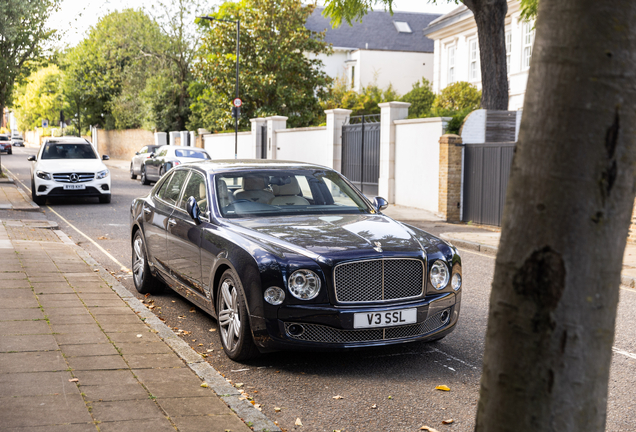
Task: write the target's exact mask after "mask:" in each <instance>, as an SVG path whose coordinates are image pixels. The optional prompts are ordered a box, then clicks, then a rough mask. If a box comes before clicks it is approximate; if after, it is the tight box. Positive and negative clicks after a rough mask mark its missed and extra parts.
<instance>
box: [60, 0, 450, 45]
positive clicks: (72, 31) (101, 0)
mask: <svg viewBox="0 0 636 432" xmlns="http://www.w3.org/2000/svg"><path fill="white" fill-rule="evenodd" d="M438 2H439V3H440V4H439V5H435V4H431V3H429V2H428V1H427V0H394V3H395V4H394V11H400V12H427V13H438V14H445V13H447V12H450V11H451V10H453V9H454V8H456V7H457V4H456V3H455V2H453V1H445V0H438ZM153 3H154V4H156V0H62V3H61V7H60V10H59V11H58V12H56V13H55V14H53V15H52V16H51V17H50V19H49V26H50V27H51V28H54V29H57V30H60V32H61V33H62V40H61V47H63V46H66V45H70V46H73V45H76V44H77V43H78V42H79V41H81V40H82V39H83V37H84V35H85V34H86V32H87V30H88V29H89V28H90V27H91V26H93V25H95V24H96V23H97V21H98V19H99V18H100V17H102V16H104V15H106V14H108V13H109V12H112V11H115V10H122V9H125V8H135V9H138V8H150V7H151V6H152V5H153ZM220 3H221V1H220V0H216V1H215V0H211V1H210V5H215V4H220ZM376 10H383V8H382V6H379V7H377V8H376Z"/></svg>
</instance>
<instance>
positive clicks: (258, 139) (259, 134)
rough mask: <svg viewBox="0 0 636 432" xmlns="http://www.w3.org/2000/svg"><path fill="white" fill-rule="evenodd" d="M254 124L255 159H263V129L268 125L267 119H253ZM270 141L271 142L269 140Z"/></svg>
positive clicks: (253, 146) (253, 143)
mask: <svg viewBox="0 0 636 432" xmlns="http://www.w3.org/2000/svg"><path fill="white" fill-rule="evenodd" d="M250 122H251V123H252V149H253V151H254V159H261V155H262V153H261V151H262V148H261V147H262V145H263V129H262V127H263V126H265V125H267V119H266V118H253V119H250ZM285 124H286V123H285ZM268 141H269V140H268Z"/></svg>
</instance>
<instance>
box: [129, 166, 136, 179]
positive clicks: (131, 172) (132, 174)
mask: <svg viewBox="0 0 636 432" xmlns="http://www.w3.org/2000/svg"><path fill="white" fill-rule="evenodd" d="M130 178H131V179H133V180H135V179H136V178H137V174H135V171H133V164H130Z"/></svg>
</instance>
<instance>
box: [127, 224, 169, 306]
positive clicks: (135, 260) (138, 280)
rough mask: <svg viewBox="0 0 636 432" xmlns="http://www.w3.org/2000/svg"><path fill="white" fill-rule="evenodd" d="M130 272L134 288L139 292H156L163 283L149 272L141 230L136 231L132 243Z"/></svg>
mask: <svg viewBox="0 0 636 432" xmlns="http://www.w3.org/2000/svg"><path fill="white" fill-rule="evenodd" d="M132 272H133V282H134V283H135V288H136V289H137V291H138V292H139V293H141V294H156V293H159V292H161V289H162V288H163V284H162V283H161V282H160V281H159V279H157V278H156V277H154V276H153V275H152V273H150V267H149V266H148V258H147V255H146V245H145V242H144V237H143V236H142V235H141V231H137V232H136V233H135V236H134V237H133V244H132Z"/></svg>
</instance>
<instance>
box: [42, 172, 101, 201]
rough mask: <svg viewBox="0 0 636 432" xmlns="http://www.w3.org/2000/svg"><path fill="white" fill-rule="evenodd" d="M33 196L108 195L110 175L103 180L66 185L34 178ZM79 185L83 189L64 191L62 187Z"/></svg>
mask: <svg viewBox="0 0 636 432" xmlns="http://www.w3.org/2000/svg"><path fill="white" fill-rule="evenodd" d="M34 183H35V194H36V195H37V196H46V197H52V198H53V197H99V196H102V195H110V175H109V176H108V177H106V178H103V179H99V180H96V179H93V180H91V181H87V182H82V183H66V182H58V181H55V180H44V179H41V178H39V177H38V176H34ZM68 184H81V185H83V186H84V189H64V185H68Z"/></svg>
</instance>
